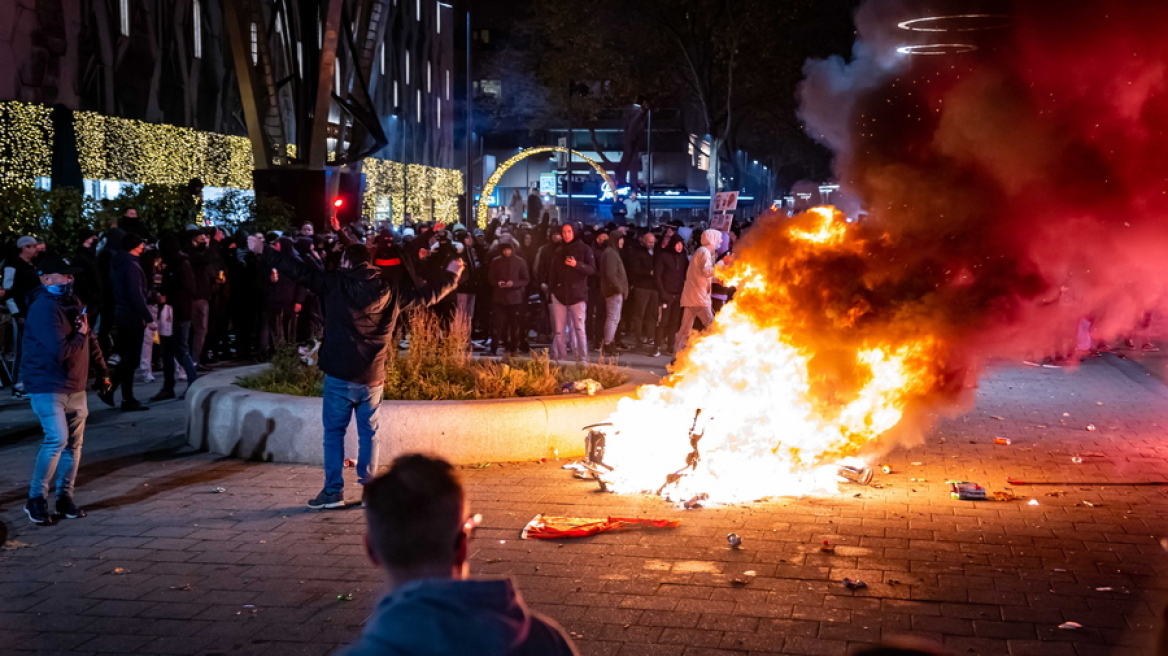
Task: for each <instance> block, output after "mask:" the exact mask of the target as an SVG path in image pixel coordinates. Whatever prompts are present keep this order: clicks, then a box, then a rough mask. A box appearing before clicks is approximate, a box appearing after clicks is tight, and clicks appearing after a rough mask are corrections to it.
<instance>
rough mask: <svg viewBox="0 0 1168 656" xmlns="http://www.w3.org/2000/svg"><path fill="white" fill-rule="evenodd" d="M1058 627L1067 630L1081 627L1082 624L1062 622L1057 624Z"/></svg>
mask: <svg viewBox="0 0 1168 656" xmlns="http://www.w3.org/2000/svg"><path fill="white" fill-rule="evenodd" d="M1059 628H1060V629H1068V630H1072V631H1073V630H1075V629H1081V628H1083V625H1082V624H1079V623H1078V622H1063V623H1062V624H1059Z"/></svg>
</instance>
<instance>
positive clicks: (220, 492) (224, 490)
mask: <svg viewBox="0 0 1168 656" xmlns="http://www.w3.org/2000/svg"><path fill="white" fill-rule="evenodd" d="M226 491H227V488H225V487H217V488H215V489H213V490H211V493H212V494H223V493H224V492H226Z"/></svg>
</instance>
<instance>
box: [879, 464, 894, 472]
mask: <svg viewBox="0 0 1168 656" xmlns="http://www.w3.org/2000/svg"><path fill="white" fill-rule="evenodd" d="M880 471H882V472H884V473H885V474H891V473H892V467H889V466H888V465H880Z"/></svg>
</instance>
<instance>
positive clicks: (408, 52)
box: [406, 50, 410, 85]
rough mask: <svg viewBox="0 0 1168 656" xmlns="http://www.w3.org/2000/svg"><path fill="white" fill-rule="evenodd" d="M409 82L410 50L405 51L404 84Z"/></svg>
mask: <svg viewBox="0 0 1168 656" xmlns="http://www.w3.org/2000/svg"><path fill="white" fill-rule="evenodd" d="M409 83H410V51H409V50H407V51H406V84H407V85H408V84H409Z"/></svg>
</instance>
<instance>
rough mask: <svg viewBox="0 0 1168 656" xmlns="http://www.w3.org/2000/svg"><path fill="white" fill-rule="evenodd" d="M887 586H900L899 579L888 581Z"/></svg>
mask: <svg viewBox="0 0 1168 656" xmlns="http://www.w3.org/2000/svg"><path fill="white" fill-rule="evenodd" d="M888 585H900V579H888Z"/></svg>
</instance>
